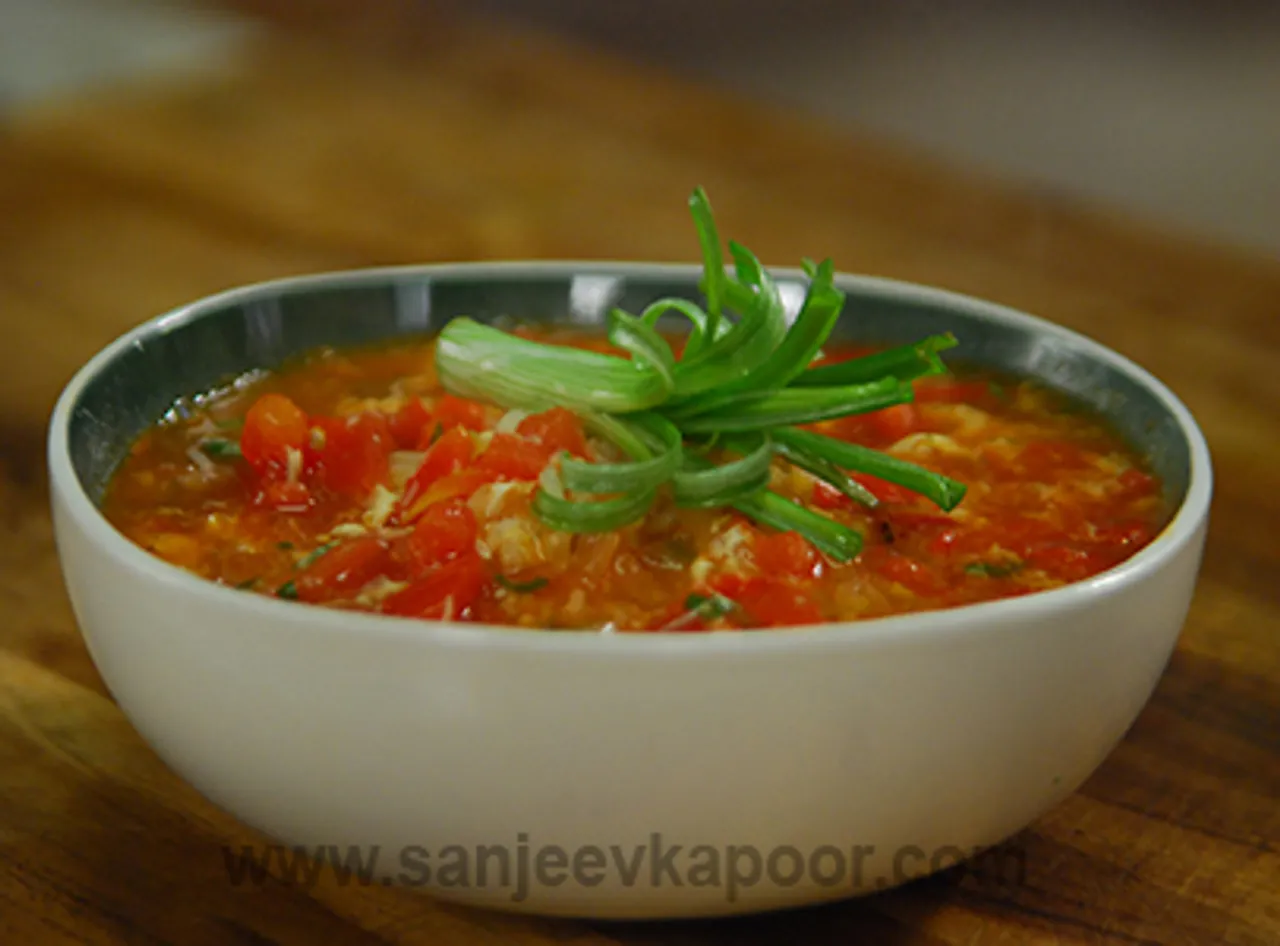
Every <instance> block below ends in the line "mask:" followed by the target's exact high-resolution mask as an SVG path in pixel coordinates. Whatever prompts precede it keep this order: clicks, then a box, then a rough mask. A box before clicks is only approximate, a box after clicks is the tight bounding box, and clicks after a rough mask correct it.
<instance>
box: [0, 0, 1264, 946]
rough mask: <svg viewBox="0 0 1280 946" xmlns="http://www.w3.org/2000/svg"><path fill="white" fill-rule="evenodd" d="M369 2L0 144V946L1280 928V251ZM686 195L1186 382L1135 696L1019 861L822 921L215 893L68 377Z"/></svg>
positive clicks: (604, 252)
mask: <svg viewBox="0 0 1280 946" xmlns="http://www.w3.org/2000/svg"><path fill="white" fill-rule="evenodd" d="M280 7H281V9H283V10H285V11H287V10H289V9H290V8H291V7H290V5H289V4H286V3H281V4H280ZM338 7H340V5H334V4H331V5H330V8H331V9H337V8H338ZM388 9H389V10H390V11H391V12H388V13H387V14H386V15H385V16H383V15H382V14H381V13H380V14H379V16H377V17H375V16H372V15H370V16H367V17H365V18H364V19H363V20H362V21H361V22H362V29H360V30H358V31H356V32H354V33H352V34H351V35H349V36H348V37H347V38H345V39H342V40H338V39H335V38H333V33H332V31H331V30H330V29H329V28H328V27H329V26H332V22H330V19H331V18H330V19H326V18H325V17H314V16H313V17H312V19H313V21H315V22H313V23H311V24H309V25H307V26H306V28H302V27H301V26H300V25H299V24H296V23H295V24H292V25H288V26H287V28H283V27H282V28H278V29H273V30H272V31H270V32H269V33H268V34H267V35H266V36H265V38H264V39H263V41H262V43H261V44H260V45H259V46H257V47H255V49H254V51H253V52H252V53H251V55H249V56H248V57H246V58H245V59H244V60H242V61H237V62H235V63H233V64H230V65H229V66H228V68H227V69H226V70H224V71H223V72H222V73H219V74H218V75H210V76H205V77H202V78H200V79H198V80H191V81H186V82H183V83H181V84H166V85H163V86H157V87H154V88H153V87H150V86H143V87H140V88H136V89H132V90H128V91H116V92H114V93H112V94H110V95H106V94H103V95H100V96H96V97H95V98H93V99H92V100H90V99H82V100H79V101H76V102H74V103H70V104H63V105H60V106H59V107H58V108H56V109H53V108H50V109H45V110H42V111H40V112H37V113H34V114H30V115H28V116H26V117H24V118H23V119H22V120H20V121H18V122H16V123H15V124H13V125H12V126H10V127H9V128H7V129H3V130H0V325H2V326H3V340H4V347H5V349H6V352H7V359H8V360H7V362H6V366H5V370H4V371H3V372H0V504H2V505H0V512H2V513H3V522H4V527H5V529H6V531H7V540H6V541H5V542H4V543H3V545H2V546H0V556H3V558H2V561H3V568H2V570H0V593H2V594H3V614H4V618H3V624H2V625H0V942H3V943H6V944H9V943H13V944H20V943H21V944H26V943H46V942H47V943H93V944H161V943H172V944H182V946H204V944H222V943H238V944H246V946H248V944H255V946H262V944H268V943H307V944H308V946H328V944H364V943H398V944H418V943H424V944H425V943H449V944H480V943H496V942H512V943H526V944H542V943H550V942H574V943H581V944H609V943H628V944H630V943H684V944H704V943H705V944H718V943H726V944H727V943H754V942H761V943H764V942H775V941H781V942H819V943H823V942H867V943H875V944H916V943H920V944H925V943H927V944H943V943H946V944H978V943H981V944H985V943H1010V944H1013V943H1027V942H1048V943H1063V944H1075V943H1089V944H1098V943H1106V944H1110V943H1116V944H1121V943H1123V944H1149V943H1159V944H1174V943H1177V944H1202V943H1235V944H1264V943H1280V804H1278V803H1280V594H1278V592H1277V588H1278V587H1280V580H1278V578H1277V576H1280V540H1277V538H1276V536H1277V534H1280V490H1277V489H1276V485H1277V474H1276V471H1277V470H1280V380H1278V378H1280V318H1278V316H1280V265H1278V264H1277V262H1276V261H1274V260H1273V261H1268V260H1264V259H1258V258H1247V257H1244V256H1237V255H1233V254H1231V253H1229V252H1226V251H1220V250H1216V249H1214V248H1212V247H1208V246H1200V245H1196V244H1193V243H1191V242H1186V241H1179V240H1175V239H1173V238H1171V237H1167V236H1164V235H1161V234H1160V233H1158V232H1155V231H1151V230H1147V229H1143V228H1141V227H1138V226H1135V225H1131V224H1128V223H1125V222H1123V221H1120V220H1117V219H1113V218H1110V217H1108V216H1106V215H1103V214H1099V213H1093V212H1089V211H1087V210H1085V209H1083V208H1080V207H1077V206H1074V205H1072V204H1071V203H1069V202H1064V201H1063V200H1061V199H1058V198H1055V197H1053V196H1051V195H1047V194H1043V193H1037V192H1034V191H1030V190H1022V191H1019V190H1015V189H1013V188H1011V187H1009V186H1007V185H1001V184H999V183H992V182H988V181H984V180H981V179H976V178H972V177H967V176H964V175H963V174H961V173H960V172H959V171H957V170H955V169H952V168H948V167H945V166H937V165H935V164H932V163H930V162H928V161H925V160H922V159H920V158H918V157H914V156H911V155H908V154H904V153H902V152H900V151H897V150H894V149H892V148H890V147H886V146H884V145H881V144H878V143H876V142H873V141H865V140H859V139H858V138H856V137H851V136H849V135H848V134H846V133H843V132H839V131H836V130H833V129H830V128H827V127H824V126H823V125H822V124H821V123H819V122H816V121H814V120H811V119H805V118H800V117H796V116H791V115H786V114H781V113H779V112H777V111H769V110H767V109H765V108H762V107H760V106H758V105H755V104H752V103H749V102H744V101H737V100H733V99H730V98H727V97H725V96H722V95H720V94H718V93H713V92H711V91H708V90H706V89H702V88H698V87H694V86H690V85H687V84H683V83H681V82H678V81H675V80H672V79H669V78H665V77H662V76H659V75H655V74H651V73H649V72H647V71H646V70H645V69H644V68H640V67H637V66H633V65H626V64H622V63H619V62H614V61H611V60H608V59H604V58H601V57H600V56H599V55H598V54H593V53H589V52H586V51H583V50H580V49H575V48H572V47H569V46H566V45H563V44H561V43H559V42H555V41H551V40H549V39H547V38H546V37H539V36H534V35H531V34H527V33H524V32H521V31H517V30H513V29H508V28H505V27H501V26H499V25H496V24H491V23H482V22H479V21H470V20H451V21H444V20H430V21H426V20H419V19H415V18H414V16H413V15H411V14H409V13H406V12H405V9H406V8H404V7H399V8H397V7H391V8H388ZM285 19H287V17H285ZM317 22H318V24H319V25H316V23H317ZM388 27H390V28H388ZM697 183H702V184H704V185H705V186H706V187H707V188H708V189H709V191H710V194H711V195H712V198H713V200H714V202H715V205H716V209H717V212H718V214H719V216H720V219H721V221H722V224H723V227H724V229H725V230H726V231H727V232H728V234H730V235H733V236H735V237H737V238H739V239H741V240H742V241H743V242H745V243H746V244H748V245H749V246H751V247H752V248H753V249H755V250H757V251H758V252H759V253H760V254H761V255H762V256H763V257H764V258H765V260H766V262H770V263H776V264H780V265H781V264H792V263H794V262H795V261H797V260H799V259H800V258H801V257H802V256H804V255H826V254H830V255H833V256H834V258H835V260H836V262H837V264H838V266H839V267H840V268H842V269H845V270H851V271H861V272H873V273H878V274H883V275H892V276H896V277H902V278H906V279H913V280H918V281H922V282H927V283H932V284H937V285H941V286H945V287H948V288H952V289H956V290H960V291H965V292H969V293H973V294H977V295H981V296H984V297H988V298H991V299H994V300H997V301H1000V302H1003V303H1007V304H1010V305H1013V306H1017V307H1021V308H1025V309H1027V310H1030V311H1032V312H1036V313H1038V314H1040V315H1043V316H1046V317H1048V318H1051V319H1054V320H1056V321H1059V322H1061V323H1063V324H1065V325H1068V326H1070V327H1072V328H1075V329H1078V330H1081V331H1084V332H1086V333H1088V334H1090V335H1092V336H1094V337H1095V338H1097V339H1099V340H1100V341H1102V342H1104V343H1106V344H1108V345H1111V346H1113V347H1115V348H1116V349H1118V350H1119V351H1121V352H1123V353H1124V354H1126V355H1129V356H1131V357H1133V358H1135V359H1136V360H1137V361H1139V362H1140V363H1142V364H1143V365H1145V366H1147V367H1148V368H1150V369H1151V370H1153V371H1154V372H1155V373H1156V374H1158V375H1159V376H1160V377H1162V378H1163V379H1164V380H1165V381H1167V382H1168V383H1169V384H1171V385H1172V387H1173V388H1174V389H1175V390H1176V391H1177V392H1178V393H1179V394H1180V395H1181V396H1182V397H1183V398H1184V399H1185V400H1186V402H1187V403H1188V405H1189V406H1190V407H1191V409H1192V410H1193V411H1194V412H1195V414H1196V415H1197V417H1198V418H1199V419H1200V421H1201V423H1202V425H1203V427H1204V429H1205V431H1206V434H1207V436H1208V439H1209V442H1210V446H1211V448H1212V450H1213V454H1214V460H1215V464H1216V472H1217V477H1218V479H1217V490H1216V495H1215V501H1214V509H1213V523H1212V528H1211V533H1210V538H1209V547H1208V553H1207V557H1206V560H1205V564H1204V571H1203V577H1202V580H1201V583H1200V586H1199V590H1198V593H1197V595H1196V598H1195V602H1194V605H1193V607H1192V610H1191V616H1190V619H1189V621H1188V623H1187V626H1186V630H1185V633H1184V635H1183V638H1182V641H1181V643H1180V645H1179V647H1178V650H1177V653H1176V655H1175V656H1174V658H1173V660H1172V662H1171V664H1170V666H1169V668H1168V671H1167V673H1166V675H1165V676H1164V678H1163V680H1162V682H1161V684H1160V686H1159V689H1158V691H1157V692H1156V694H1155V696H1154V698H1153V699H1152V701H1151V703H1150V705H1149V706H1148V707H1147V708H1146V710H1145V711H1144V712H1143V714H1142V716H1141V718H1140V719H1139V720H1138V722H1137V723H1136V725H1135V726H1134V727H1133V729H1132V731H1131V732H1130V734H1129V735H1128V737H1127V738H1126V739H1125V740H1124V742H1123V744H1122V745H1120V746H1119V748H1117V749H1116V751H1115V752H1114V754H1113V755H1112V756H1111V757H1110V758H1109V759H1108V760H1107V762H1106V763H1105V764H1104V765H1103V767H1102V768H1101V770H1100V771H1099V772H1098V773H1097V774H1096V775H1095V776H1094V777H1093V778H1092V779H1090V780H1089V782H1088V783H1087V784H1086V785H1085V786H1084V787H1083V788H1082V789H1081V790H1080V791H1079V792H1078V793H1077V794H1076V795H1074V796H1073V797H1071V798H1070V799H1068V800H1067V801H1066V802H1064V803H1063V804H1061V805H1060V806H1059V807H1058V808H1056V809H1055V810H1053V811H1052V812H1050V813H1049V814H1047V815H1046V816H1045V817H1043V818H1042V819H1041V820H1040V821H1038V822H1037V823H1036V824H1035V825H1033V826H1032V827H1030V828H1029V829H1028V830H1027V831H1025V832H1024V833H1023V834H1022V835H1020V836H1019V837H1018V838H1016V839H1014V840H1013V841H1012V842H1011V844H1012V845H1013V847H1014V848H1015V849H1016V850H1017V851H1019V852H1020V854H1021V857H1022V861H1023V863H1024V865H1025V875H1024V876H1023V877H1021V878H1020V879H1019V881H1018V882H1017V883H1016V884H1006V885H1004V886H1002V887H999V888H996V887H994V886H992V885H991V884H989V883H983V882H980V879H979V880H975V878H974V875H973V874H972V873H971V872H970V873H966V872H964V871H957V872H953V873H952V874H951V875H942V876H939V877H936V878H933V879H930V880H926V881H923V882H919V883H916V884H913V885H910V886H908V887H905V888H902V889H899V890H896V891H892V892H889V893H886V894H882V895H878V896H876V897H874V898H870V899H866V900H863V901H857V902H850V903H845V904H840V905H836V906H831V907H826V908H822V909H817V910H807V911H799V912H794V913H790V914H783V915H775V916H769V917H756V918H748V919H741V920H735V921H722V922H714V923H679V924H664V925H657V926H654V925H640V924H626V925H606V924H586V923H576V922H551V921H542V920H527V919H520V918H515V917H506V916H500V915H493V914H485V913H478V912H472V911H468V910H464V909H461V908H454V907H447V906H442V905H440V904H437V903H435V902H433V901H431V900H429V899H427V898H425V897H423V896H421V895H418V894H415V893H412V892H406V891H395V890H388V889H384V888H381V887H360V886H347V887H343V886H341V885H340V884H339V883H337V882H336V881H334V880H332V878H326V879H325V881H324V882H322V883H321V884H320V885H319V887H317V888H316V889H301V888H300V887H298V886H291V885H289V884H288V883H285V882H283V881H282V880H272V881H270V882H268V883H267V884H265V885H264V886H261V887H252V886H250V887H244V886H239V887H237V886H234V885H232V884H231V883H230V882H229V881H228V878H227V875H226V871H225V868H224V864H223V860H222V857H221V848H222V847H223V846H225V845H237V846H238V845H242V844H253V843H260V842H261V840H262V839H260V838H258V837H256V836H255V835H254V834H253V832H251V831H250V830H249V829H248V828H246V827H245V826H243V825H241V824H239V823H238V822H237V821H236V820H235V819H233V818H231V817H230V816H228V815H226V814H225V813H222V812H220V811H218V810H216V809H214V808H213V807H212V806H211V805H210V804H208V803H207V802H205V801H204V800H202V799H201V798H200V797H199V796H197V795H196V793H195V792H194V791H193V790H192V789H190V788H188V787H187V786H186V785H185V784H183V783H182V782H180V781H179V780H178V779H177V778H176V777H175V776H174V775H173V774H172V773H170V772H169V771H168V770H167V769H166V768H165V767H164V766H162V765H161V764H160V762H159V761H158V760H157V759H156V757H155V756H154V755H153V754H152V753H151V752H150V750H149V749H148V748H147V747H146V746H145V745H144V744H143V743H142V742H141V741H140V739H139V738H138V737H137V736H136V735H135V733H134V732H133V730H132V729H131V728H130V726H129V724H128V723H127V722H126V721H125V719H124V718H123V716H122V715H121V714H120V712H119V711H118V710H117V709H116V707H115V705H114V704H113V703H112V701H111V699H110V697H109V695H108V694H107V692H106V691H105V689H104V687H103V684H102V682H101V681H100V679H99V678H98V676H97V675H96V673H95V671H94V669H93V666H92V664H91V663H90V660H89V657H88V655H87V653H86V651H85V648H84V646H83V645H82V642H81V638H80V636H79V634H78V631H77V629H76V626H75V623H74V621H73V619H72V616H71V613H70V610H69V607H68V604H67V602H66V598H65V595H64V592H63V587H62V583H61V576H60V573H59V570H58V563H57V559H56V555H55V550H54V547H53V541H52V536H51V528H50V523H49V519H48V515H47V512H46V506H47V491H46V488H45V482H44V467H43V444H44V435H45V423H46V418H47V414H48V410H49V408H50V406H51V404H52V401H53V398H54V397H55V396H56V394H57V392H58V390H59V389H60V387H61V386H62V384H63V383H64V382H65V381H66V380H67V378H68V377H69V375H70V373H71V372H72V371H73V370H74V369H75V368H76V367H77V366H78V365H79V364H80V363H81V362H82V361H83V360H84V359H85V358H86V357H88V356H89V355H90V354H91V353H92V352H93V351H95V350H96V349H97V348H99V347H100V346H101V345H103V344H104V343H106V342H107V341H108V340H110V339H111V338H112V337H114V336H115V335H117V334H118V333H120V332H121V331H123V330H124V329H126V328H127V327H129V326H131V325H133V324H135V323H137V322H138V321H141V320H142V319H144V318H147V317H150V316H152V315H155V314H157V313H159V312H161V311H164V310H166V309H168V308H169V307H172V306H175V305H177V304H180V303H183V302H185V301H188V300H191V299H193V298H196V297H199V296H201V295H203V294H206V293H209V292H212V291H215V290H219V289H222V288H225V287H229V286H232V285H235V284H239V283H245V282H250V281H254V280H259V279H263V278H267V277H274V276H282V275H288V274H296V273H300V272H305V271H314V270H320V269H329V268H336V267H351V266H360V265H370V264H388V263H407V262H422V261H432V260H464V259H482V258H504V257H505V258H511V257H543V258H549V257H570V258H656V259H669V260H690V261H691V260H694V259H696V256H697V250H696V246H695V245H694V244H693V242H692V240H691V230H690V226H689V223H688V221H687V219H686V216H685V213H684V210H683V200H684V197H685V195H686V194H687V192H688V191H689V189H690V188H691V187H692V186H693V185H694V184H697Z"/></svg>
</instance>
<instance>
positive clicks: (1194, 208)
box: [0, 0, 1280, 257]
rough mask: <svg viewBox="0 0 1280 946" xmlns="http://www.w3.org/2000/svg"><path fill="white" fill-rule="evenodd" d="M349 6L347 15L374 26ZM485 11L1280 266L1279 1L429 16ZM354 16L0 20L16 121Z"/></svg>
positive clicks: (101, 13) (120, 14) (617, 9)
mask: <svg viewBox="0 0 1280 946" xmlns="http://www.w3.org/2000/svg"><path fill="white" fill-rule="evenodd" d="M358 2H359V0H349V3H348V4H347V7H348V8H349V9H359V7H358ZM420 4H421V6H423V7H427V8H432V9H448V8H450V7H454V8H463V9H467V10H470V11H477V10H484V11H487V12H494V13H497V14H500V15H503V16H505V17H509V18H515V19H517V20H522V21H525V22H528V23H531V24H534V25H536V26H538V27H541V28H542V29H545V30H551V31H555V32H559V33H562V34H564V35H566V36H569V37H572V38H574V39H576V40H578V41H580V42H584V43H588V44H592V45H594V46H597V47H599V48H602V49H606V50H609V51H611V52H614V53H616V54H619V55H621V56H624V57H627V58H629V59H632V60H635V61H637V62H641V63H647V64H650V65H653V66H657V67H660V68H662V69H665V70H670V71H672V72H674V73H683V74H687V75H691V76H693V77H696V78H700V79H702V80H705V81H709V82H712V83H716V84H718V85H720V86H722V87H724V88H727V89H732V90H735V91H737V92H739V93H743V94H746V95H749V96H753V97H757V98H759V99H761V100H765V101H769V102H772V103H775V104H778V105H781V106H783V107H787V108H793V109H796V110H800V111H803V112H806V113H810V114H813V115H817V116H819V117H821V118H823V119H825V120H826V121H829V122H831V123H833V124H838V125H842V126H847V127H849V128H850V129H856V130H860V131H863V132H867V133H871V134H874V135H876V136H879V137H881V138H883V139H885V140H888V141H894V142H898V143H900V144H902V145H904V146H907V147H909V148H913V149H918V150H919V151H920V152H921V153H924V154H929V155H937V156H939V157H941V158H943V159H946V160H948V161H950V162H952V163H954V164H959V165H963V166H968V167H972V168H974V169H976V170H979V171H982V172H986V173H991V174H995V175H1000V176H1002V177H1003V178H1005V179H1007V180H1010V181H1012V182H1015V183H1022V184H1026V185H1027V186H1034V187H1039V188H1043V189H1045V190H1047V191H1051V192H1058V193H1061V194H1064V195H1067V196H1070V197H1072V198H1075V199H1077V200H1081V201H1085V202H1092V203H1096V204H1098V205H1101V206H1107V207H1113V208H1116V209H1118V210H1121V211H1123V212H1126V213H1130V214H1133V215H1136V216H1138V217H1141V218H1145V219H1147V220H1149V221H1151V222H1152V223H1154V224H1156V225H1160V226H1163V227H1166V228H1169V229H1171V230H1173V231H1175V232H1177V231H1181V232H1184V233H1186V234H1188V235H1190V236H1193V237H1200V238H1204V239H1207V240H1213V241H1220V242H1224V243H1228V244H1233V245H1236V246H1239V247H1242V248H1246V249H1248V250H1252V251H1254V252H1260V253H1263V254H1266V255H1269V256H1272V257H1280V3H1275V2H1272V0H1254V2H1245V0H1227V2H1215V3H1208V2H1193V0H1123V2H1116V0H1077V2H1058V3H1037V2H1025V0H1023V2H1019V0H965V2H951V0H848V2H825V0H790V2H786V3H782V2H768V0H736V2H735V0H646V2H631V3H624V2H616V3H615V2H609V3H602V2H595V0H442V2H435V3H433V2H431V0H420ZM341 5H342V4H335V3H333V2H328V3H323V2H317V3H306V2H303V0H298V2H296V3H289V2H282V0H235V2H227V3H222V4H219V3H203V4H200V5H197V4H196V3H193V2H182V0H0V109H2V110H3V113H5V114H9V115H13V114H15V113H19V112H21V111H22V110H24V109H31V108H35V107H38V106H40V105H41V104H43V103H48V102H50V101H54V100H57V99H60V98H67V97H74V96H76V95H77V94H80V93H83V92H85V91H86V90H93V89H96V88H99V87H101V86H104V85H111V84H114V83H127V82H131V81H136V80H137V79H138V78H139V77H143V76H146V77H152V78H155V77H163V76H165V75H175V76H176V75H180V74H182V73H185V72H192V71H200V70H203V69H208V68H216V67H217V66H218V64H219V63H220V62H222V61H224V60H226V59H227V58H228V57H232V56H234V55H235V54H236V51H237V50H238V49H240V48H241V47H243V46H244V45H245V44H246V43H249V42H251V41H252V38H253V37H254V35H255V34H256V32H257V29H258V27H257V24H256V22H255V16H256V15H257V14H259V13H263V12H269V13H272V14H274V15H278V14H280V13H281V11H282V10H283V11H286V12H287V13H288V15H290V16H292V17H294V18H295V19H296V20H298V21H300V22H301V21H305V20H306V19H307V18H308V17H309V16H311V15H312V14H313V13H315V15H321V14H324V13H327V14H332V13H333V10H334V8H335V7H339V6H341Z"/></svg>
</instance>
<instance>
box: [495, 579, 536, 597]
mask: <svg viewBox="0 0 1280 946" xmlns="http://www.w3.org/2000/svg"><path fill="white" fill-rule="evenodd" d="M497 578H498V584H500V585H501V586H502V587H503V588H506V589H507V590H508V591H514V592H515V593H516V594H520V595H527V594H529V593H530V592H534V591H537V590H538V589H539V588H545V587H547V579H545V578H531V579H530V580H529V581H512V580H511V579H510V578H508V577H507V576H506V575H498V576H497Z"/></svg>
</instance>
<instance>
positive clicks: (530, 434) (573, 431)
mask: <svg viewBox="0 0 1280 946" xmlns="http://www.w3.org/2000/svg"><path fill="white" fill-rule="evenodd" d="M516 432H517V433H518V434H520V436H522V437H527V438H528V439H530V440H532V441H533V442H534V443H538V444H541V445H542V446H544V447H546V448H547V449H548V450H550V451H551V452H552V453H553V454H554V453H558V452H559V451H561V450H566V451H568V452H569V453H571V454H573V455H574V456H575V457H583V458H585V457H586V455H587V438H586V434H584V433H583V430H582V421H581V420H579V419H578V415H577V414H575V413H573V411H570V410H567V409H565V408H563V407H553V408H552V409H551V410H549V411H543V412H542V413H541V414H530V415H529V416H528V417H526V418H525V419H524V420H522V421H520V424H519V426H518V427H517V428H516Z"/></svg>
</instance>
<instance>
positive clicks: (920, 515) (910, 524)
mask: <svg viewBox="0 0 1280 946" xmlns="http://www.w3.org/2000/svg"><path fill="white" fill-rule="evenodd" d="M884 518H885V519H886V520H888V522H889V524H890V525H891V526H892V527H893V531H894V532H895V533H897V534H899V535H903V534H906V533H908V532H930V531H936V530H938V529H949V528H952V527H954V526H955V524H956V521H955V520H954V519H952V518H951V517H950V516H943V515H938V514H935V513H929V512H916V511H915V510H914V509H892V510H886V511H885V513H884Z"/></svg>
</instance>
